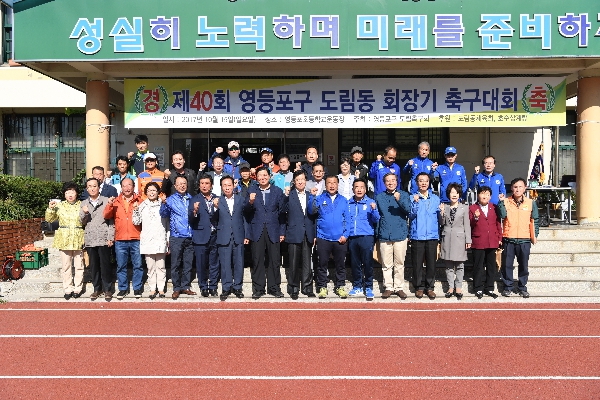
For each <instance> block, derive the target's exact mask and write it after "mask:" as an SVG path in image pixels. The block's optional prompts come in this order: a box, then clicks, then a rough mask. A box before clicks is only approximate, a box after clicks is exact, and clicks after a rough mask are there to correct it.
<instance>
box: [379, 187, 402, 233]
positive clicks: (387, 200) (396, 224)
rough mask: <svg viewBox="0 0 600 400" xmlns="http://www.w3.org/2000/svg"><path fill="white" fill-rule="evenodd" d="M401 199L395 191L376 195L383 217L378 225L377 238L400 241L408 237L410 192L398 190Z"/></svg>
mask: <svg viewBox="0 0 600 400" xmlns="http://www.w3.org/2000/svg"><path fill="white" fill-rule="evenodd" d="M398 192H399V193H400V199H399V200H398V201H396V199H395V198H394V193H388V191H387V190H386V191H385V192H381V193H379V194H378V195H377V197H375V202H376V203H377V207H378V208H379V213H380V214H381V218H380V219H379V224H378V225H377V238H378V239H379V240H381V241H384V242H399V241H402V240H405V239H406V238H407V237H408V214H409V213H410V209H411V205H410V199H409V197H410V196H409V194H408V193H407V192H405V191H404V190H400V191H398Z"/></svg>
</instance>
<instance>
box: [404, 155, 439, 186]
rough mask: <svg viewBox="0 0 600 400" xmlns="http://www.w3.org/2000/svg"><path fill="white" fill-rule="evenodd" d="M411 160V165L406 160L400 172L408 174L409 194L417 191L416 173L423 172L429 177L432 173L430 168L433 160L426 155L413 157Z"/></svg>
mask: <svg viewBox="0 0 600 400" xmlns="http://www.w3.org/2000/svg"><path fill="white" fill-rule="evenodd" d="M412 160H413V165H410V164H409V163H408V162H407V163H406V165H405V166H404V169H403V170H402V172H404V173H405V174H410V194H416V193H418V192H419V187H418V186H417V175H419V174H420V173H421V172H425V173H426V174H428V175H429V176H430V178H431V174H433V170H432V169H431V166H432V165H433V161H431V160H430V159H429V158H427V157H425V158H421V157H415V158H413V159H412ZM409 161H410V160H409Z"/></svg>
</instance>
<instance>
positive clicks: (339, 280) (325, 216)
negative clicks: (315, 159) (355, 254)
mask: <svg viewBox="0 0 600 400" xmlns="http://www.w3.org/2000/svg"><path fill="white" fill-rule="evenodd" d="M338 183H339V181H338V177H337V176H336V175H333V176H328V177H327V178H326V180H325V192H323V193H321V194H320V195H319V196H316V193H317V188H316V187H314V188H312V189H311V194H310V199H309V202H308V212H309V213H311V214H318V215H319V216H318V218H317V252H318V254H319V264H318V266H317V267H316V268H315V269H316V271H315V273H316V276H317V290H318V291H319V298H320V299H324V298H326V297H327V282H328V279H327V264H328V262H329V256H330V255H331V254H333V262H334V264H335V271H336V272H335V283H334V291H335V294H337V295H338V296H339V297H340V298H342V299H345V298H346V297H348V293H347V292H346V289H345V285H346V265H345V263H344V261H345V259H346V252H347V251H348V244H347V239H348V235H349V230H348V200H346V198H345V197H344V196H342V195H340V194H338V191H337V190H338Z"/></svg>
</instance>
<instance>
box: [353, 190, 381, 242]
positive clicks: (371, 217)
mask: <svg viewBox="0 0 600 400" xmlns="http://www.w3.org/2000/svg"><path fill="white" fill-rule="evenodd" d="M371 204H375V205H377V204H376V203H375V201H374V200H373V199H371V198H369V197H367V196H365V197H363V198H362V199H361V200H359V201H357V200H356V198H355V197H354V196H352V197H351V198H350V200H348V220H347V224H348V230H349V232H350V233H349V235H350V237H352V236H373V235H375V226H376V225H377V222H378V221H379V211H377V207H375V209H374V210H373V209H372V208H371Z"/></svg>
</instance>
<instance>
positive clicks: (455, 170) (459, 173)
mask: <svg viewBox="0 0 600 400" xmlns="http://www.w3.org/2000/svg"><path fill="white" fill-rule="evenodd" d="M433 175H434V176H436V177H439V178H440V199H441V201H442V203H449V202H450V199H448V196H447V195H446V188H447V187H448V185H449V184H451V183H458V184H459V185H461V186H462V196H461V198H462V199H463V200H465V199H466V198H467V173H466V172H465V169H464V167H463V166H462V165H460V164H456V163H454V165H453V166H452V168H450V166H449V165H448V163H445V164H443V165H440V166H438V167H437V168H436V170H435V173H434V174H433Z"/></svg>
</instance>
